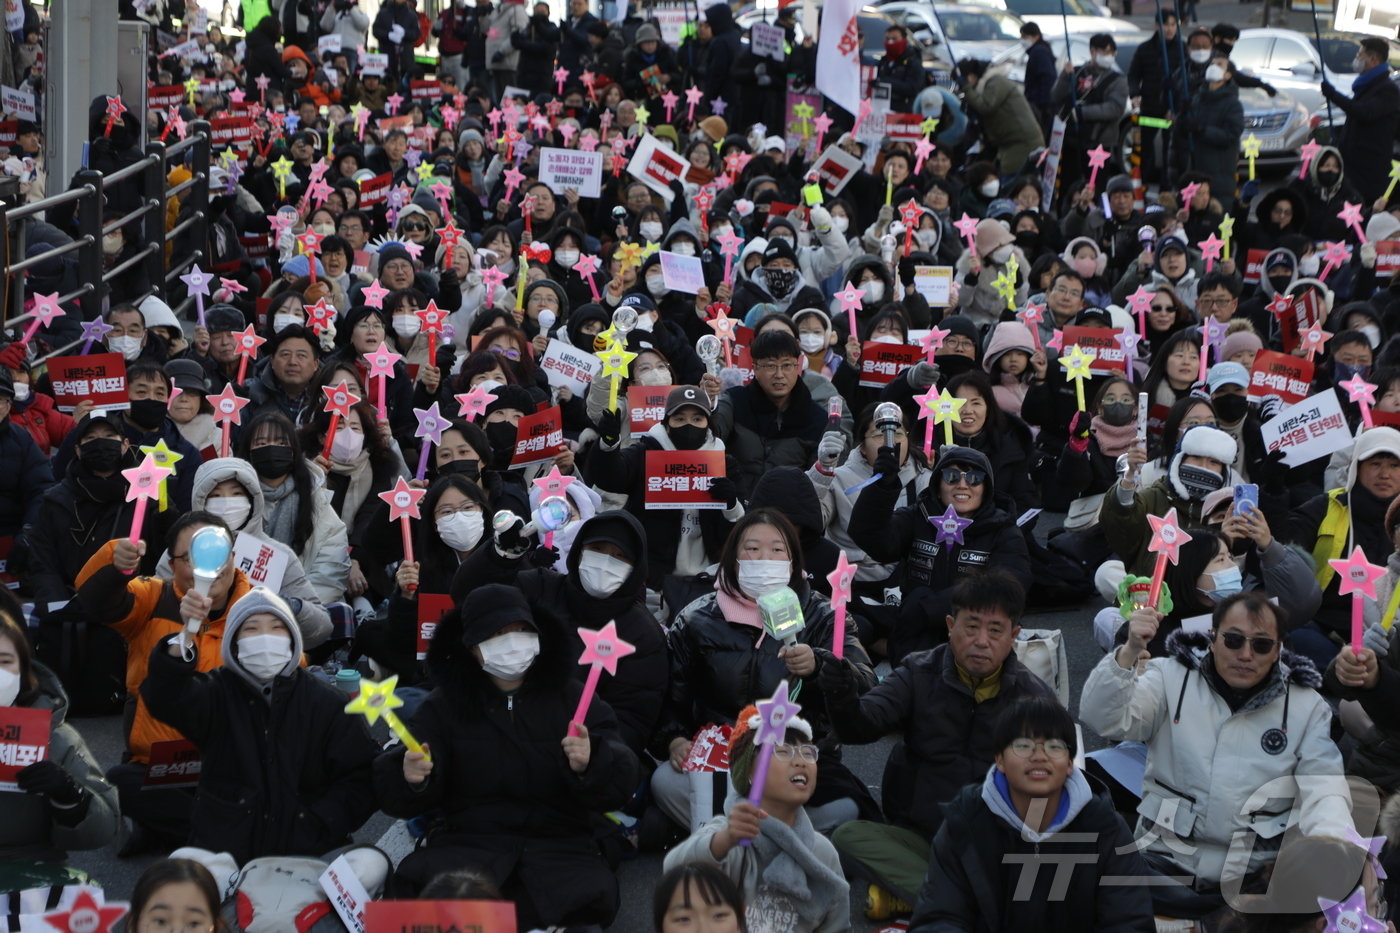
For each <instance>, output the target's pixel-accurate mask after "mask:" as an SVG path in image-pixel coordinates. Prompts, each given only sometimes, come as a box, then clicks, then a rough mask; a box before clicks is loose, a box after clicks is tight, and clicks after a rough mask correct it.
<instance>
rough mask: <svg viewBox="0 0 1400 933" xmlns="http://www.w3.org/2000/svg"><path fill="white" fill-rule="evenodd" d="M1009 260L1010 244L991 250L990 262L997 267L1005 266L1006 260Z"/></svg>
mask: <svg viewBox="0 0 1400 933" xmlns="http://www.w3.org/2000/svg"><path fill="white" fill-rule="evenodd" d="M1010 258H1011V244H1009V243H1008V244H1007V245H1005V246H998V247H997V248H996V249H994V250H992V262H994V263H996V264H997V265H999V266H1002V265H1006V260H1008V259H1010Z"/></svg>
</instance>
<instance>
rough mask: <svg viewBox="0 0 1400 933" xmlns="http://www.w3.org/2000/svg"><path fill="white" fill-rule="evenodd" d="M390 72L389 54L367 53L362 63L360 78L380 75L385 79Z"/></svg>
mask: <svg viewBox="0 0 1400 933" xmlns="http://www.w3.org/2000/svg"><path fill="white" fill-rule="evenodd" d="M388 70H389V53H388V52H366V53H365V57H364V58H363V59H362V60H361V62H360V76H361V77H364V76H365V75H379V77H381V78H382V77H384V75H385V73H386V72H388Z"/></svg>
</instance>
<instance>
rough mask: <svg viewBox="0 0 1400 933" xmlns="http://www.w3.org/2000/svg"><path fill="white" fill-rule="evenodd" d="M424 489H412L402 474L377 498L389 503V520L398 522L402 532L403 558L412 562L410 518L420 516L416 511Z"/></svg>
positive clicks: (424, 493)
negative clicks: (391, 486)
mask: <svg viewBox="0 0 1400 933" xmlns="http://www.w3.org/2000/svg"><path fill="white" fill-rule="evenodd" d="M427 492H428V490H426V489H414V488H413V487H412V486H410V485H408V480H406V479H404V478H403V477H402V476H400V477H399V481H398V482H397V483H395V484H394V488H393V489H386V490H384V491H383V492H381V493H380V494H379V498H381V499H383V500H384V501H385V502H387V503H389V521H391V522H394V521H396V522H398V523H399V530H400V531H401V532H402V533H403V559H404V560H406V561H408V562H409V563H410V564H411V563H413V526H412V525H411V524H409V520H410V519H414V518H422V517H423V516H422V515H420V514H419V512H418V500H419V499H422V498H423V496H425V495H427Z"/></svg>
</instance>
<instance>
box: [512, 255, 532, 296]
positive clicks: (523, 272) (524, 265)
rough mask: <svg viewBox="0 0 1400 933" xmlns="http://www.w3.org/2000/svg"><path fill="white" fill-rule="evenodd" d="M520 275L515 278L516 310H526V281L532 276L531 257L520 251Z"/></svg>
mask: <svg viewBox="0 0 1400 933" xmlns="http://www.w3.org/2000/svg"><path fill="white" fill-rule="evenodd" d="M519 265H520V274H519V275H517V276H516V277H515V310H517V311H524V310H525V279H526V278H527V277H528V276H529V274H530V257H529V256H528V255H527V254H526V253H525V251H524V250H523V249H522V250H521V251H520V263H519Z"/></svg>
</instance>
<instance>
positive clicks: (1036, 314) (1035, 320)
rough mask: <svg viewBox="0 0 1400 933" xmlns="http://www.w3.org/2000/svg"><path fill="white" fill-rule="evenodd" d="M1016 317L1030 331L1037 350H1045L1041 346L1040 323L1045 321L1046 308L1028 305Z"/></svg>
mask: <svg viewBox="0 0 1400 933" xmlns="http://www.w3.org/2000/svg"><path fill="white" fill-rule="evenodd" d="M1016 316H1017V317H1018V318H1020V319H1021V323H1022V324H1024V325H1026V328H1027V329H1028V330H1030V332H1031V340H1033V341H1035V348H1036V349H1037V350H1040V349H1043V348H1042V347H1041V345H1040V322H1041V321H1043V320H1044V319H1045V306H1044V305H1038V304H1028V305H1026V308H1025V310H1024V311H1017V312H1016Z"/></svg>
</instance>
